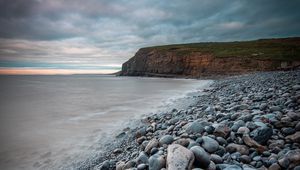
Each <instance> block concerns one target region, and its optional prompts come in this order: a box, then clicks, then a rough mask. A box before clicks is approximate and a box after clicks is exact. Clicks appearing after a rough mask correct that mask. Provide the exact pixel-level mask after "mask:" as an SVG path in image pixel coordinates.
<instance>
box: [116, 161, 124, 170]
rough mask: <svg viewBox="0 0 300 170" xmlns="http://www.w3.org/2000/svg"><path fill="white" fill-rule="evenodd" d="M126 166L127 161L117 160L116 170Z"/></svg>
mask: <svg viewBox="0 0 300 170" xmlns="http://www.w3.org/2000/svg"><path fill="white" fill-rule="evenodd" d="M124 166H125V162H123V161H121V162H117V164H116V170H123V168H124Z"/></svg>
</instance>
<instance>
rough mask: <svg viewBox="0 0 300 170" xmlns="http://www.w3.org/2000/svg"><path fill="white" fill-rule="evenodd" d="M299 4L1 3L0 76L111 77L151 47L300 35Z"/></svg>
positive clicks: (211, 0)
mask: <svg viewBox="0 0 300 170" xmlns="http://www.w3.org/2000/svg"><path fill="white" fill-rule="evenodd" d="M299 7H300V0H286V1H283V0H230V1H229V0H131V1H129V0H0V25H1V26H0V74H74V73H83V74H85V73H112V72H116V71H118V70H120V68H121V65H122V63H124V62H125V61H127V60H128V59H129V58H130V57H132V56H134V54H135V52H136V51H137V50H138V49H139V48H141V47H146V46H155V45H163V44H174V43H191V42H207V41H240V40H253V39H259V38H278V37H292V36H300V22H299V21H300V12H299Z"/></svg>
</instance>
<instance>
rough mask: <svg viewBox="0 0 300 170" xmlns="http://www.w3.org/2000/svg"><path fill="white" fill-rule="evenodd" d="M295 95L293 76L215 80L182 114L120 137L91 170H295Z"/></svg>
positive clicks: (299, 148) (298, 99) (298, 79)
mask: <svg viewBox="0 0 300 170" xmlns="http://www.w3.org/2000/svg"><path fill="white" fill-rule="evenodd" d="M299 90H300V71H299V70H298V71H285V72H268V73H255V74H249V75H245V76H237V77H232V78H229V79H227V78H225V79H221V80H216V81H215V83H214V84H213V86H212V87H211V88H209V89H206V90H205V93H203V94H201V95H196V97H197V98H196V99H198V98H199V100H198V101H197V103H196V104H195V105H191V106H190V107H188V109H184V110H179V109H178V110H177V109H173V110H170V111H166V112H164V113H158V114H151V115H149V116H148V117H145V118H143V125H142V126H140V127H137V128H132V127H130V128H127V129H126V130H124V131H122V132H121V133H119V134H120V135H119V136H120V137H117V138H116V140H120V141H124V143H122V144H121V145H120V146H118V147H115V148H117V149H112V152H113V153H114V154H107V155H108V156H107V157H104V158H105V159H99V160H102V163H101V164H99V165H98V166H97V168H98V169H100V168H102V169H107V168H108V169H117V170H122V169H125V168H127V169H138V170H143V169H153V170H156V169H163V170H165V169H192V168H194V170H200V169H207V170H216V169H222V170H224V169H233V170H235V169H237V170H240V169H244V170H254V169H261V170H266V169H270V170H277V169H295V170H297V169H300V144H299V143H300V122H299V121H300V115H299V112H300V107H299V103H300V91H299ZM131 137H132V138H131ZM128 139H129V140H128ZM131 139H133V140H131ZM123 148H124V149H123ZM116 162H117V163H116Z"/></svg>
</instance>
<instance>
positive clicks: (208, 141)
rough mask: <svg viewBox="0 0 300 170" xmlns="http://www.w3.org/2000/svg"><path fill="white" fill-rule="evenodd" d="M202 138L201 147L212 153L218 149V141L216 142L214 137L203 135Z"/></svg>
mask: <svg viewBox="0 0 300 170" xmlns="http://www.w3.org/2000/svg"><path fill="white" fill-rule="evenodd" d="M202 139H203V142H202V147H203V148H204V149H205V150H206V151H207V152H209V153H213V152H215V151H217V150H218V148H219V143H218V142H217V141H216V140H214V139H212V138H210V137H207V136H203V137H202Z"/></svg>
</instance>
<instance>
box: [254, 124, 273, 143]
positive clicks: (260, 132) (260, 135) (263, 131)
mask: <svg viewBox="0 0 300 170" xmlns="http://www.w3.org/2000/svg"><path fill="white" fill-rule="evenodd" d="M250 135H251V136H253V139H254V140H255V141H256V142H258V143H259V144H262V145H263V144H266V142H267V141H268V140H269V139H270V138H271V136H272V135H273V130H272V128H270V127H267V126H265V127H259V128H257V129H255V130H254V131H252V132H251V133H250Z"/></svg>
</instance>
